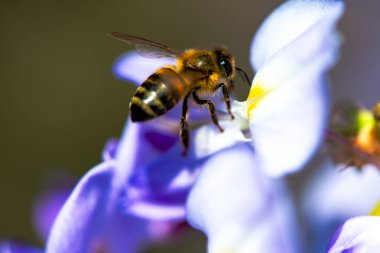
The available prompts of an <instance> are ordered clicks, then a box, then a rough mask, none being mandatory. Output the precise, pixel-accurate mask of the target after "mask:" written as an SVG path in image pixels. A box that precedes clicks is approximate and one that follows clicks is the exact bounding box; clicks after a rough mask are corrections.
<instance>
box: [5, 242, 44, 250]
mask: <svg viewBox="0 0 380 253" xmlns="http://www.w3.org/2000/svg"><path fill="white" fill-rule="evenodd" d="M0 252H1V253H42V252H43V250H41V249H38V248H35V247H32V246H30V245H28V244H27V243H25V242H20V241H16V240H7V241H5V240H4V241H2V240H0Z"/></svg>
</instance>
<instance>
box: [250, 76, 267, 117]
mask: <svg viewBox="0 0 380 253" xmlns="http://www.w3.org/2000/svg"><path fill="white" fill-rule="evenodd" d="M265 86H266V85H262V84H260V83H257V84H253V86H252V88H251V91H250V92H249V95H248V98H247V105H248V106H247V118H249V117H250V114H251V111H252V110H254V109H255V108H256V107H257V105H258V104H259V102H260V101H261V100H263V98H264V97H265V95H267V94H268V93H269V92H270V91H271V89H270V88H267V87H265Z"/></svg>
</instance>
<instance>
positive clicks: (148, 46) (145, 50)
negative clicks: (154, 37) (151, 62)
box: [108, 32, 178, 58]
mask: <svg viewBox="0 0 380 253" xmlns="http://www.w3.org/2000/svg"><path fill="white" fill-rule="evenodd" d="M108 35H109V36H111V37H113V38H115V39H117V40H120V41H123V42H125V43H128V44H131V45H134V46H135V47H136V49H137V52H138V53H139V54H140V55H141V56H144V57H146V58H163V57H172V58H176V57H177V55H178V51H177V50H175V49H172V48H170V47H167V46H164V45H162V44H160V43H158V42H154V41H151V40H147V39H143V38H140V37H136V36H133V35H129V34H124V33H119V32H112V33H109V34H108Z"/></svg>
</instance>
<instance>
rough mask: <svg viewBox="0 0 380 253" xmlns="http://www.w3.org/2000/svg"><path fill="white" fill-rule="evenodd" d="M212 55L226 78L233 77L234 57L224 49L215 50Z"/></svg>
mask: <svg viewBox="0 0 380 253" xmlns="http://www.w3.org/2000/svg"><path fill="white" fill-rule="evenodd" d="M214 53H215V55H216V60H217V63H218V66H219V68H220V70H221V71H222V72H223V73H225V75H226V78H228V79H231V78H232V77H233V76H234V69H235V59H234V57H233V56H232V55H231V54H230V53H229V52H228V50H227V48H224V47H218V48H216V49H215V50H214Z"/></svg>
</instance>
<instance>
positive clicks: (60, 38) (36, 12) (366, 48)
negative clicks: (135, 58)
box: [0, 0, 380, 252]
mask: <svg viewBox="0 0 380 253" xmlns="http://www.w3.org/2000/svg"><path fill="white" fill-rule="evenodd" d="M281 3H282V1H279V0H267V1H259V0H256V1H253V0H251V1H226V0H223V1H217V0H210V1H202V0H195V1H194V0H193V1H169V0H156V1H147V0H140V1H136V0H116V1H108V2H106V1H89V0H77V1H73V0H67V1H57V0H53V1H51V0H50V1H48V0H35V1H20V0H15V1H10V0H5V1H4V0H3V1H2V2H1V8H0V36H1V39H0V53H1V56H0V103H1V107H0V127H1V128H0V129H1V131H0V140H1V142H0V162H1V167H0V237H21V238H25V239H27V240H29V241H31V242H32V243H34V244H36V245H42V242H41V241H39V240H38V239H37V237H36V235H35V233H34V230H33V226H32V223H31V207H32V203H33V200H34V196H35V195H36V193H37V192H38V191H39V190H40V189H41V185H42V184H43V182H44V178H45V179H46V175H47V173H48V172H49V171H52V170H56V169H60V170H66V171H68V172H69V173H71V174H72V175H74V176H75V177H80V176H81V175H83V174H84V173H85V172H86V171H87V170H89V169H90V168H91V167H92V166H94V165H96V164H97V163H98V162H99V160H100V155H101V150H102V148H103V145H104V143H105V141H106V140H107V139H109V138H111V137H117V136H119V135H120V133H121V131H122V129H123V125H124V122H125V119H126V117H127V115H128V104H129V99H130V98H131V96H132V92H133V91H134V86H132V85H129V84H126V83H124V82H122V81H119V80H116V79H115V78H114V77H113V75H112V72H111V66H112V64H113V62H114V60H115V58H116V57H118V56H119V55H120V54H121V53H123V52H125V51H126V50H130V49H132V48H131V47H130V46H128V45H126V44H123V43H121V42H118V41H116V40H113V39H111V38H109V37H108V36H106V34H107V33H108V32H111V31H120V32H126V33H130V34H134V35H138V36H141V37H145V38H149V39H152V40H156V41H159V42H162V43H163V44H167V45H169V46H171V47H174V48H178V49H184V48H188V47H209V46H212V45H214V44H215V43H222V44H225V45H228V47H229V48H230V50H231V51H232V52H233V53H234V55H235V56H236V58H237V61H238V62H239V65H240V66H242V67H243V68H244V69H247V70H249V71H248V72H249V73H250V74H252V71H251V70H250V65H249V59H248V55H249V46H250V43H251V39H252V36H253V34H254V32H255V30H256V29H257V27H258V26H259V25H260V23H261V22H262V20H263V19H264V18H265V16H266V15H268V13H269V12H270V11H271V10H272V9H274V8H275V7H276V6H277V5H279V4H281ZM379 11H380V1H378V0H361V1H354V0H350V1H347V12H346V14H345V16H344V18H343V20H342V22H341V23H340V28H341V30H342V33H343V35H344V40H345V42H344V46H343V51H342V57H341V62H340V64H339V65H338V67H337V68H335V69H334V70H333V72H332V75H331V80H332V94H333V95H332V96H333V99H334V100H337V99H340V98H344V97H355V98H356V99H358V100H359V101H361V102H363V103H364V104H365V105H367V106H372V105H373V104H374V103H375V102H376V101H377V100H380V81H379V80H380V30H379V27H380V15H379V13H380V12H379ZM237 92H238V95H237V96H238V97H240V98H244V96H245V94H246V92H247V89H246V87H245V86H242V87H241V88H240V89H239V88H238V91H237ZM181 252H185V251H181Z"/></svg>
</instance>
